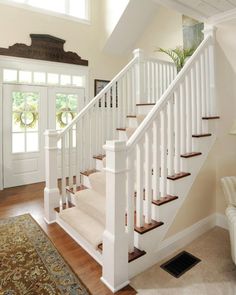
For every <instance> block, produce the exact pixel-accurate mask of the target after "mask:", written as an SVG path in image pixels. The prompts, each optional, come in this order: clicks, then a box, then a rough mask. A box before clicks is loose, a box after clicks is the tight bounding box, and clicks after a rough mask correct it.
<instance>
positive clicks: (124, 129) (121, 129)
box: [116, 128, 127, 131]
mask: <svg viewBox="0 0 236 295" xmlns="http://www.w3.org/2000/svg"><path fill="white" fill-rule="evenodd" d="M116 130H117V131H126V130H127V128H116Z"/></svg>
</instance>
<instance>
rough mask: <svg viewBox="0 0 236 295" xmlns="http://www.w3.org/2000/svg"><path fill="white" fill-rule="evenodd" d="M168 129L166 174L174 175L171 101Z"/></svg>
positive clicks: (169, 104) (171, 101) (171, 103)
mask: <svg viewBox="0 0 236 295" xmlns="http://www.w3.org/2000/svg"><path fill="white" fill-rule="evenodd" d="M167 112H168V128H167V142H168V157H167V159H168V174H169V175H173V174H174V124H173V123H174V122H173V120H174V110H173V99H171V100H170V101H169V102H168V109H167Z"/></svg>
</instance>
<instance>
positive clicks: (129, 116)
mask: <svg viewBox="0 0 236 295" xmlns="http://www.w3.org/2000/svg"><path fill="white" fill-rule="evenodd" d="M126 118H137V116H136V115H127V116H126Z"/></svg>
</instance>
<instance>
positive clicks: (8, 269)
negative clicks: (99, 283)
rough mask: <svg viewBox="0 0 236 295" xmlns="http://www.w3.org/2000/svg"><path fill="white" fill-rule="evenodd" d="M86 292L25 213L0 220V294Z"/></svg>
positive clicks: (73, 293) (67, 294)
mask: <svg viewBox="0 0 236 295" xmlns="http://www.w3.org/2000/svg"><path fill="white" fill-rule="evenodd" d="M18 294H19V295H20V294H22V295H23V294H24V295H25V294H27V295H37V294H39V295H49V294H50V295H59V294H64V295H77V294H78V295H88V294H90V292H89V291H88V290H87V289H86V287H85V286H84V285H83V283H82V282H81V281H80V280H79V278H78V277H77V275H76V274H75V273H74V272H73V271H72V269H71V268H70V267H69V265H68V264H67V263H66V262H65V260H64V259H63V258H62V256H61V255H60V254H59V252H58V251H57V250H56V248H55V246H54V245H53V244H52V242H51V241H50V240H49V238H48V237H47V236H46V234H45V233H44V232H43V230H42V229H41V228H40V227H39V226H38V224H37V223H36V222H35V221H34V219H33V218H32V217H31V216H30V215H29V214H25V215H20V216H18V217H11V218H6V219H1V220H0V295H18Z"/></svg>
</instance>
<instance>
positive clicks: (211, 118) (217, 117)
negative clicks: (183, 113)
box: [202, 116, 220, 120]
mask: <svg viewBox="0 0 236 295" xmlns="http://www.w3.org/2000/svg"><path fill="white" fill-rule="evenodd" d="M216 119H220V116H212V117H202V120H216Z"/></svg>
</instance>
